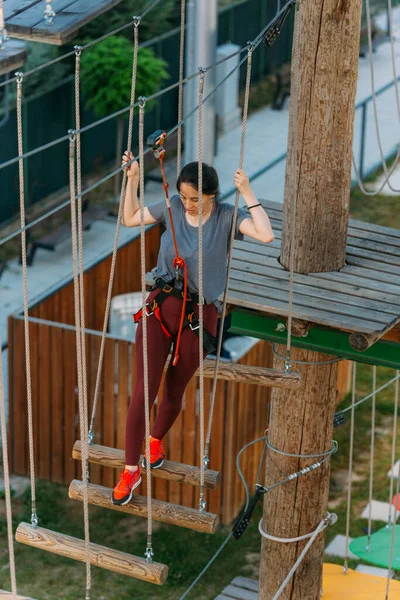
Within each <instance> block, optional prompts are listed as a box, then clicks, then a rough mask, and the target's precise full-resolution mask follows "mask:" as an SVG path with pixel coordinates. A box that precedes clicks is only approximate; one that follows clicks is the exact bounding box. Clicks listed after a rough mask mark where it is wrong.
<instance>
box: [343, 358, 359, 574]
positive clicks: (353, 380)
mask: <svg viewBox="0 0 400 600" xmlns="http://www.w3.org/2000/svg"><path fill="white" fill-rule="evenodd" d="M356 379H357V363H356V362H353V377H352V389H351V421H350V451H349V478H348V485H347V513H346V547H345V556H344V564H343V572H344V573H347V571H348V568H349V565H348V558H349V535H350V509H351V483H352V477H353V448H354V406H355V399H356Z"/></svg>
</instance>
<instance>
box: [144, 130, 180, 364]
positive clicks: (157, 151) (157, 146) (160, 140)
mask: <svg viewBox="0 0 400 600" xmlns="http://www.w3.org/2000/svg"><path fill="white" fill-rule="evenodd" d="M166 138H167V133H166V132H165V131H161V130H158V131H155V132H154V133H153V134H151V135H150V136H149V137H148V138H147V145H148V146H150V147H151V148H152V150H153V154H154V157H155V158H156V159H157V160H158V161H159V163H160V170H161V177H162V181H163V189H164V193H165V203H166V205H167V210H168V217H169V223H170V227H171V235H172V241H173V244H174V250H175V258H174V260H173V266H174V268H175V280H176V283H178V281H179V280H180V277H181V270H182V269H183V295H182V310H181V319H180V322H179V329H178V334H177V338H176V343H175V352H174V358H173V359H172V365H173V366H174V367H175V366H176V365H177V364H178V361H179V347H180V343H181V336H182V331H183V328H184V322H185V315H186V303H187V279H188V276H187V267H186V263H185V261H184V259H183V258H182V257H181V256H179V252H178V244H177V242H176V235H175V228H174V220H173V218H172V210H171V201H170V198H169V194H168V188H169V184H168V181H167V176H166V175H165V167H164V156H165V148H164V142H165V140H166ZM139 318H140V317H139ZM159 320H160V319H159ZM135 323H136V321H135ZM160 323H161V321H160ZM163 330H164V329H163ZM170 337H171V336H170Z"/></svg>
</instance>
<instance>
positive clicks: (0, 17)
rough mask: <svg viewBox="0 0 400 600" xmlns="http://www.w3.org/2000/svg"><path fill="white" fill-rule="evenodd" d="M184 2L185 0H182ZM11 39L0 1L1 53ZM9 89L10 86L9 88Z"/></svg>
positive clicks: (1, 0)
mask: <svg viewBox="0 0 400 600" xmlns="http://www.w3.org/2000/svg"><path fill="white" fill-rule="evenodd" d="M182 1H183V0H182ZM9 39H10V38H9V37H8V35H7V29H6V28H5V25H4V8H3V0H0V51H1V50H4V44H5V43H6V42H8V40H9ZM7 89H8V86H7Z"/></svg>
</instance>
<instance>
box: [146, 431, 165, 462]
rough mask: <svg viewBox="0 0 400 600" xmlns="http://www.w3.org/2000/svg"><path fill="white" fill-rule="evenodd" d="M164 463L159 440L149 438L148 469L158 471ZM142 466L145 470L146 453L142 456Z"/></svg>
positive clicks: (162, 450)
mask: <svg viewBox="0 0 400 600" xmlns="http://www.w3.org/2000/svg"><path fill="white" fill-rule="evenodd" d="M163 462H164V448H163V445H162V441H161V440H157V439H156V438H153V437H151V436H150V467H151V468H152V469H159V468H160V467H161V466H162V464H163ZM142 465H143V466H144V468H146V453H145V454H144V457H143V461H142Z"/></svg>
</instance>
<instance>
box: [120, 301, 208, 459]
mask: <svg viewBox="0 0 400 600" xmlns="http://www.w3.org/2000/svg"><path fill="white" fill-rule="evenodd" d="M158 292H159V290H154V291H152V292H151V293H150V295H149V298H148V301H150V300H152V299H153V298H154V297H155V296H157V294H158ZM181 308H182V301H181V300H179V299H178V298H174V297H173V296H170V297H168V298H167V299H166V300H164V302H163V303H162V306H161V317H162V321H163V324H164V325H165V326H166V328H167V329H168V331H169V332H170V333H172V335H174V336H175V335H176V333H177V331H178V327H179V320H180V315H181ZM195 310H196V312H197V311H198V306H197V304H196V305H195ZM203 316H204V327H205V328H206V329H207V331H209V333H211V334H212V335H214V336H215V335H216V330H217V317H218V313H217V308H216V306H215V305H214V304H205V305H204V306H203ZM172 342H173V340H172V339H171V338H169V337H167V336H166V335H165V333H164V332H163V331H162V329H161V326H160V323H159V322H158V321H157V319H156V317H155V316H154V315H151V316H149V317H147V345H148V372H149V375H148V380H149V405H150V409H151V407H152V406H153V404H154V401H155V399H156V396H157V393H158V388H159V386H160V382H161V377H162V374H163V370H164V365H165V362H166V360H167V357H168V354H169V351H170V349H171V345H172ZM136 348H137V352H136V385H135V391H134V392H133V395H132V399H131V403H130V405H129V410H128V417H127V422H126V435H125V463H126V464H127V465H137V464H138V462H139V457H140V451H141V448H142V444H143V439H144V434H145V416H144V379H143V333H142V320H140V322H139V325H138V328H137V331H136ZM199 361H200V359H199V338H198V336H197V335H196V334H195V333H194V332H193V331H192V330H191V329H189V328H186V329H184V330H183V332H182V337H181V344H180V350H179V362H178V364H177V365H176V367H173V366H172V362H171V364H170V366H169V367H168V370H167V373H166V377H165V384H164V390H163V397H162V401H161V404H160V406H159V408H158V411H157V418H156V421H155V423H154V426H153V429H152V431H151V435H152V436H153V437H155V438H157V439H159V440H161V439H162V438H163V437H164V436H165V434H166V433H167V432H168V431H169V430H170V428H171V427H172V425H173V424H174V422H175V419H176V418H177V416H178V415H179V413H180V411H181V407H182V396H183V392H184V391H185V388H186V386H187V384H188V383H189V381H190V379H191V378H192V376H193V375H194V373H195V371H196V369H197V368H198V366H199Z"/></svg>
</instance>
